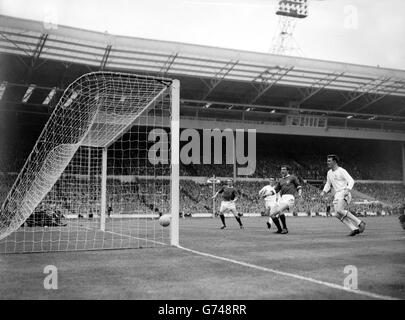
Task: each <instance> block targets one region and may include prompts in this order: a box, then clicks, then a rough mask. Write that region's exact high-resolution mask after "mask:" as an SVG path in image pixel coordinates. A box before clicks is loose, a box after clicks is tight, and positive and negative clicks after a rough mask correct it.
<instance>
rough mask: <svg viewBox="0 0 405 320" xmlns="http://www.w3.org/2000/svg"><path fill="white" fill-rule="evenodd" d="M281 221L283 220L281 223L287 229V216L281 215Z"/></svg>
mask: <svg viewBox="0 0 405 320" xmlns="http://www.w3.org/2000/svg"><path fill="white" fill-rule="evenodd" d="M280 220H281V223H282V224H283V228H284V229H287V222H286V221H285V215H284V214H282V215H280Z"/></svg>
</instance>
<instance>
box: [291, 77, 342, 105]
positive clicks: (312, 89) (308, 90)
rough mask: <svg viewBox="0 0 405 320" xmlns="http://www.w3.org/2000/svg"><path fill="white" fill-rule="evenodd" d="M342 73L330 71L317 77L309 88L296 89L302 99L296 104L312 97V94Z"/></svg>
mask: <svg viewBox="0 0 405 320" xmlns="http://www.w3.org/2000/svg"><path fill="white" fill-rule="evenodd" d="M343 74H344V72H341V73H336V72H335V73H331V74H329V75H327V76H326V77H325V78H322V79H319V80H318V81H317V82H315V83H314V84H313V85H312V86H311V87H310V88H305V89H298V90H299V91H300V92H301V94H302V99H301V100H300V101H299V102H298V104H299V105H301V104H302V103H304V102H305V101H307V100H308V99H310V98H312V97H313V96H314V95H316V94H317V93H318V92H320V91H321V90H323V89H325V87H327V86H328V85H330V84H331V83H332V82H333V81H335V80H337V79H338V78H339V77H341V76H342V75H343Z"/></svg>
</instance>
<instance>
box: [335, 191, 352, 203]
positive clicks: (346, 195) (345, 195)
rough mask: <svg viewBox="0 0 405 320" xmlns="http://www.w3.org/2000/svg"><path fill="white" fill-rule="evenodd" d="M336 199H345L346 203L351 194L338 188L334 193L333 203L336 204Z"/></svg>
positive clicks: (350, 199)
mask: <svg viewBox="0 0 405 320" xmlns="http://www.w3.org/2000/svg"><path fill="white" fill-rule="evenodd" d="M338 200H345V201H346V203H347V204H349V203H350V202H351V201H352V194H351V193H350V192H349V191H346V190H340V191H337V192H336V193H335V197H334V199H333V204H337V202H338Z"/></svg>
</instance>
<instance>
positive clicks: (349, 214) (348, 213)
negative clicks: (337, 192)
mask: <svg viewBox="0 0 405 320" xmlns="http://www.w3.org/2000/svg"><path fill="white" fill-rule="evenodd" d="M346 213H347V217H348V218H349V219H351V220H352V221H353V222H354V223H355V224H356V225H359V224H360V223H361V220H360V219H359V218H357V217H356V216H355V215H354V214H353V213H351V212H350V211H348V210H346Z"/></svg>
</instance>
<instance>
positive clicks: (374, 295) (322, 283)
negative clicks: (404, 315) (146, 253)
mask: <svg viewBox="0 0 405 320" xmlns="http://www.w3.org/2000/svg"><path fill="white" fill-rule="evenodd" d="M178 248H179V249H182V250H184V251H188V252H192V253H195V254H197V255H200V256H205V257H209V258H213V259H217V260H222V261H226V262H230V263H234V264H237V265H240V266H244V267H248V268H253V269H256V270H261V271H264V272H269V273H274V274H278V275H282V276H286V277H290V278H294V279H298V280H303V281H308V282H312V283H316V284H319V285H322V286H326V287H329V288H333V289H337V290H342V291H346V292H349V293H354V294H357V295H361V296H366V297H370V298H374V299H381V300H401V299H399V298H395V297H390V296H385V295H381V294H376V293H372V292H368V291H363V290H355V289H350V288H346V287H344V286H341V285H338V284H335V283H330V282H326V281H321V280H316V279H313V278H309V277H304V276H300V275H298V274H294V273H290V272H284V271H280V270H276V269H271V268H265V267H261V266H257V265H254V264H251V263H247V262H242V261H238V260H234V259H229V258H225V257H221V256H216V255H213V254H210V253H205V252H200V251H196V250H193V249H188V248H184V247H182V246H178Z"/></svg>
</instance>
